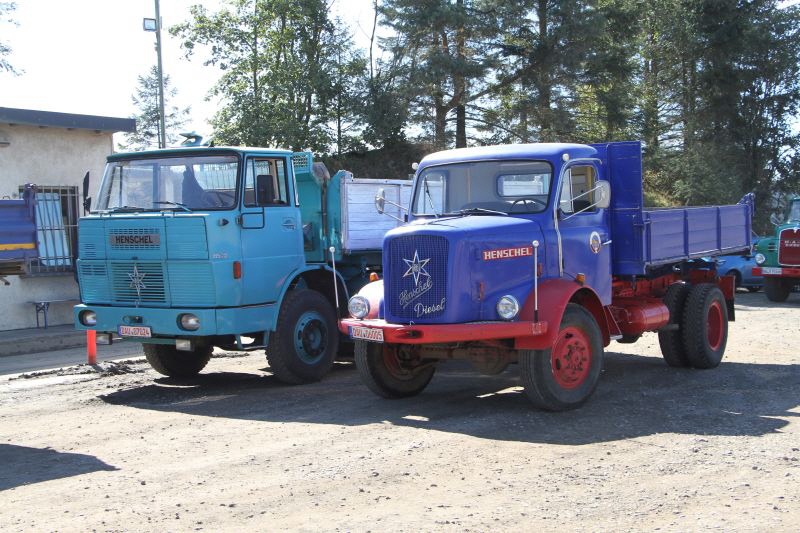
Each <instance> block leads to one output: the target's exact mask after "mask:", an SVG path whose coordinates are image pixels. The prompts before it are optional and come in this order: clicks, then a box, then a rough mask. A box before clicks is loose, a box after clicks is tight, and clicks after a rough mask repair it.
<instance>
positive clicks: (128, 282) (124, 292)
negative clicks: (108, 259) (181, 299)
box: [111, 261, 167, 303]
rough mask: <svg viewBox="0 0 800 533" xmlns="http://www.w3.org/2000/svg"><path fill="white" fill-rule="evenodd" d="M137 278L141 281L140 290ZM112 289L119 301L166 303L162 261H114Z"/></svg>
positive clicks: (116, 299) (115, 298)
mask: <svg viewBox="0 0 800 533" xmlns="http://www.w3.org/2000/svg"><path fill="white" fill-rule="evenodd" d="M134 266H135V267H136V268H135V270H134ZM136 280H138V281H139V283H140V285H139V290H138V291H137V290H136ZM111 291H112V294H113V298H114V301H117V302H151V303H164V302H166V301H167V297H166V287H165V285H164V269H163V267H162V265H161V263H153V262H144V261H138V262H134V261H125V262H112V263H111Z"/></svg>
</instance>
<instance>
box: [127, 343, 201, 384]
mask: <svg viewBox="0 0 800 533" xmlns="http://www.w3.org/2000/svg"><path fill="white" fill-rule="evenodd" d="M142 348H143V349H144V356H145V359H147V362H148V363H150V366H152V367H153V370H155V371H156V372H158V373H159V374H164V375H165V376H169V377H171V378H189V377H192V376H196V375H197V374H199V373H200V371H201V370H203V369H204V368H205V366H206V365H207V364H208V361H209V360H210V359H211V352H212V350H213V347H212V346H200V347H198V348H195V349H194V350H192V351H190V352H186V351H182V350H178V349H176V348H175V347H174V346H169V345H166V344H144V345H142Z"/></svg>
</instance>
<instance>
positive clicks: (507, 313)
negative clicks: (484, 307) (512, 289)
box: [497, 294, 519, 320]
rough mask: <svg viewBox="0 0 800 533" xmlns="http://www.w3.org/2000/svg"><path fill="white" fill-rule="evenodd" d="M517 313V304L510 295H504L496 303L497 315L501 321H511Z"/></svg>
mask: <svg viewBox="0 0 800 533" xmlns="http://www.w3.org/2000/svg"><path fill="white" fill-rule="evenodd" d="M517 313H519V302H518V301H517V299H516V298H514V297H513V296H511V295H510V294H506V295H505V296H503V297H502V298H500V300H498V302H497V314H498V315H500V318H502V319H503V320H511V319H512V318H514V317H515V316H517Z"/></svg>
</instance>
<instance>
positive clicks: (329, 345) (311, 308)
mask: <svg viewBox="0 0 800 533" xmlns="http://www.w3.org/2000/svg"><path fill="white" fill-rule="evenodd" d="M338 346H339V330H338V329H337V328H336V314H335V313H334V310H333V307H332V306H331V304H330V302H328V300H327V299H326V298H325V297H324V296H323V295H322V294H320V293H318V292H317V291H312V290H308V289H300V290H294V291H290V292H289V293H288V294H286V296H285V297H284V299H283V303H282V304H281V309H280V315H279V316H278V324H277V326H276V328H275V331H274V332H272V333H271V334H270V336H269V344H268V345H267V362H268V363H269V368H270V370H271V371H272V373H273V374H274V375H275V377H276V378H278V379H279V380H280V381H282V382H284V383H290V384H295V385H296V384H300V383H310V382H313V381H319V380H320V379H322V377H323V376H325V374H327V373H328V372H329V371H330V369H331V366H333V359H334V357H336V350H337V349H338Z"/></svg>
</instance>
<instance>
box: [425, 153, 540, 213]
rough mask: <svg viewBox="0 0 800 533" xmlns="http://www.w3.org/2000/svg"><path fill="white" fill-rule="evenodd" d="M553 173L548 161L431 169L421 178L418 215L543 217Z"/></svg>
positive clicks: (481, 163)
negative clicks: (540, 215)
mask: <svg viewBox="0 0 800 533" xmlns="http://www.w3.org/2000/svg"><path fill="white" fill-rule="evenodd" d="M552 177H553V169H552V167H551V166H550V163H547V162H545V161H477V162H471V163H451V164H447V165H439V166H433V167H428V168H426V169H425V170H423V171H422V173H421V174H420V175H419V177H418V178H417V184H416V191H415V193H414V201H413V204H412V207H411V212H412V213H413V214H414V215H434V216H436V215H453V214H482V213H485V214H491V213H493V212H495V213H496V212H500V213H503V214H514V213H518V214H521V213H540V212H542V211H544V209H545V208H546V207H547V198H548V196H549V194H550V184H551V182H552Z"/></svg>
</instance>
